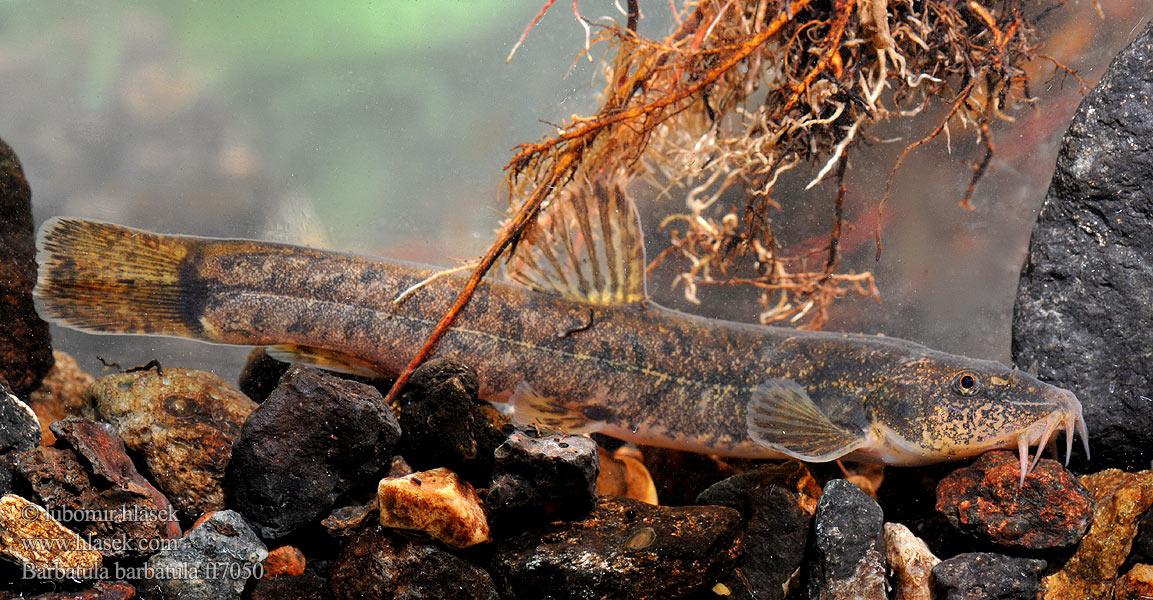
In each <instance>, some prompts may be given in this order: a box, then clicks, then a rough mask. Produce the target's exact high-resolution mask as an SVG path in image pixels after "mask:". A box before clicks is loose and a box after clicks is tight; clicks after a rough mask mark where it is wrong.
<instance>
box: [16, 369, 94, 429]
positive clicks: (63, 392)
mask: <svg viewBox="0 0 1153 600" xmlns="http://www.w3.org/2000/svg"><path fill="white" fill-rule="evenodd" d="M52 356H53V357H54V358H55V360H56V364H54V365H53V366H52V370H50V371H48V374H47V375H45V376H44V381H43V382H41V384H40V387H38V388H36V391H34V392H32V393H31V394H30V395H29V396H28V406H30V407H32V410H33V411H35V412H36V418H37V419H39V420H40V429H41V431H42V434H43V437H41V440H40V443H41V444H43V445H45V446H51V445H52V442H54V441H56V436H55V435H54V434H53V433H52V431H51V430H50V429H49V428H48V426H49V425H51V424H53V423H55V422H56V421H59V420H60V419H63V418H64V417H67V416H80V413H81V409H82V407H83V406H84V392H85V391H87V390H88V386H90V385H92V382H93V381H95V379H93V378H92V376H91V375H89V374H88V373H87V372H85V371H84V370H83V369H81V368H80V365H78V364H76V359H75V358H72V355H70V354H68V353H67V352H63V351H60V350H54V351H53V352H52Z"/></svg>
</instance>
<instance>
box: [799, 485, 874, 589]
mask: <svg viewBox="0 0 1153 600" xmlns="http://www.w3.org/2000/svg"><path fill="white" fill-rule="evenodd" d="M884 523H885V521H884V513H882V511H881V506H880V505H879V504H877V501H876V500H873V499H872V498H870V497H868V496H867V495H865V493H864V492H862V491H861V489H860V488H858V487H857V486H856V485H853V484H852V483H849V482H848V481H846V480H844V479H834V480H832V481H830V482H829V483H827V484H825V492H824V493H823V494H821V499H820V500H819V501H818V502H817V513H816V515H814V521H813V527H814V530H815V532H816V535H815V544H814V546H815V548H816V554H815V556H814V558H813V562H812V564H810V566H809V594H810V596H812V595H814V594H816V597H819V598H821V599H822V600H840V599H845V600H849V599H860V600H865V599H868V600H874V599H875V600H885V597H886V596H885V537H884Z"/></svg>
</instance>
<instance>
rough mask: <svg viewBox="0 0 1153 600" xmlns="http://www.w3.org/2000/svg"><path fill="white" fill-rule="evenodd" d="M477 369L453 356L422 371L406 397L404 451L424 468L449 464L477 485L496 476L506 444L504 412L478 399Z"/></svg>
mask: <svg viewBox="0 0 1153 600" xmlns="http://www.w3.org/2000/svg"><path fill="white" fill-rule="evenodd" d="M479 388H480V382H479V380H478V379H477V375H476V372H475V371H474V370H473V369H472V368H471V367H468V366H465V365H464V364H461V363H459V362H456V361H453V360H445V359H438V360H431V361H428V362H426V363H424V364H423V365H421V366H420V367H418V368H417V369H416V371H415V372H414V373H413V374H412V378H411V379H410V380H409V382H408V385H406V386H405V388H404V394H403V395H402V396H401V398H400V403H399V404H400V427H401V429H402V430H404V438H403V439H402V440H401V447H400V448H399V449H398V451H397V452H398V453H399V454H402V455H404V457H405V459H406V460H407V461H408V462H409V464H411V465H412V466H413V467H415V468H416V469H419V470H427V469H435V468H437V467H446V468H448V469H451V470H452V471H453V472H455V473H458V474H459V475H460V476H461V477H463V478H464V479H467V480H468V481H470V482H472V483H473V484H474V485H477V486H482V487H483V486H485V485H487V484H488V481H489V479H490V478H491V476H492V469H493V461H494V458H493V453H494V452H495V450H496V448H497V447H498V446H500V445H501V444H502V443H504V440H505V436H504V434H503V433H502V432H501V428H500V423H499V422H498V419H499V417H498V415H497V414H496V413H495V411H494V410H493V408H492V406H491V405H490V404H488V403H487V402H482V401H481V400H479V399H478V397H477V391H478V389H479Z"/></svg>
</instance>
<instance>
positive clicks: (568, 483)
mask: <svg viewBox="0 0 1153 600" xmlns="http://www.w3.org/2000/svg"><path fill="white" fill-rule="evenodd" d="M495 457H496V466H495V469H494V471H493V479H492V486H490V487H489V489H488V493H487V495H485V499H484V500H485V505H486V506H487V507H488V509H489V512H490V514H491V515H492V518H493V521H494V523H495V524H496V525H497V526H503V525H506V524H509V523H513V524H522V525H523V521H524V520H525V519H528V520H535V519H539V518H543V517H551V518H555V517H574V516H577V517H579V516H581V515H583V514H584V513H586V512H588V511H589V509H591V508H592V506H593V503H594V502H595V501H596V482H597V473H598V472H599V470H600V458H599V455H598V454H597V446H596V442H594V441H592V440H591V439H589V438H587V437H584V436H580V435H562V434H550V435H545V436H542V437H537V435H536V434H535V432H533V431H530V430H528V429H518V430H515V431H513V432H512V433H511V434H510V435H509V436H508V440H507V441H506V442H505V443H504V444H502V445H501V446H500V447H499V448H497V449H496V452H495Z"/></svg>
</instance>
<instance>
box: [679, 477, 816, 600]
mask: <svg viewBox="0 0 1153 600" xmlns="http://www.w3.org/2000/svg"><path fill="white" fill-rule="evenodd" d="M807 475H808V470H807V469H806V468H805V467H804V465H802V464H801V463H798V462H788V463H784V464H781V465H764V466H760V467H757V468H755V469H750V470H748V471H745V472H744V473H741V474H739V475H734V476H732V477H729V478H728V479H724V480H721V481H719V482H717V483H715V484H713V485H712V486H710V487H709V488H708V489H706V490H705V491H703V492H701V495H700V496H697V503H698V504H711V505H714V506H727V507H729V508H733V509H736V510H738V511H740V513H741V517H742V519H743V521H744V524H745V537H744V546H745V551H744V552H743V553H742V554H741V557H740V558H739V559H738V560H737V565H736V570H735V571H734V572H732V573H730V574H729V575H728V576H727V577H726V578H725V579H724V580H723V581H722V583H723V584H724V585H725V586H726V587H727V588H728V589H729V590H730V597H731V598H733V599H734V600H743V599H746V598H748V599H761V600H782V599H783V598H785V596H787V595H788V591H787V590H790V589H791V588H792V587H796V585H795V584H796V582H797V579H798V575H799V570H800V567H801V561H802V559H803V558H804V554H805V546H806V544H807V542H808V538H809V529H810V515H809V514H808V513H806V512H805V511H804V510H802V509H801V507H800V504H799V502H798V499H797V496H796V494H794V493H793V492H790V491H789V490H790V489H795V488H796V484H797V483H798V482H800V481H801V480H802V479H803V478H804V477H805V476H807ZM737 571H739V574H738V573H737Z"/></svg>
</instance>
